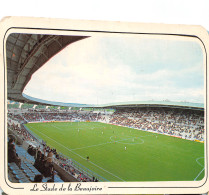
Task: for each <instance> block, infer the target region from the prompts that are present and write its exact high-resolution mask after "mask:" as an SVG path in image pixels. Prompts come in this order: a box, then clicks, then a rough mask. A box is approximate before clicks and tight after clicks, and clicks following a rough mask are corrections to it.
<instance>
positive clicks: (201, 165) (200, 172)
mask: <svg viewBox="0 0 209 195" xmlns="http://www.w3.org/2000/svg"><path fill="white" fill-rule="evenodd" d="M201 158H204V157H199V158H197V159H196V162H197V164H198V165H200V166H201V167H203V169H202V170H201V171H200V172H199V174H198V175H197V177H195V179H194V181H196V179H197V178H198V177H199V176H200V174H201V173H202V172H203V171H204V170H205V167H204V166H203V165H202V164H200V163H199V161H198V160H199V159H201Z"/></svg>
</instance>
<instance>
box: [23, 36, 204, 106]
mask: <svg viewBox="0 0 209 195" xmlns="http://www.w3.org/2000/svg"><path fill="white" fill-rule="evenodd" d="M173 38H174V37H173ZM24 93H25V94H27V95H29V96H32V97H36V98H40V99H44V100H50V101H58V102H66V103H83V104H107V103H115V102H129V101H149V100H154V101H164V100H169V101H186V102H196V103H197V102H199V103H203V102H204V67H203V51H202V49H201V47H200V44H199V43H198V42H196V41H195V40H192V41H183V40H179V39H175V38H174V39H169V38H166V39H160V38H159V37H157V36H156V37H153V38H151V37H149V36H147V37H141V36H138V37H109V36H108V37H107V36H106V37H105V36H102V37H95V36H93V37H90V38H86V39H84V40H81V41H78V42H75V43H73V44H71V45H69V46H68V47H67V48H65V49H64V50H62V51H61V52H60V53H59V54H57V55H56V56H54V57H53V58H52V59H51V60H50V61H48V62H47V63H46V64H45V65H44V66H43V67H42V68H41V69H39V70H38V71H37V72H36V73H35V74H34V75H33V76H32V79H31V81H30V82H29V84H28V85H27V86H26V88H25V90H24Z"/></svg>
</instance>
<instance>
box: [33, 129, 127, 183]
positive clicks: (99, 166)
mask: <svg viewBox="0 0 209 195" xmlns="http://www.w3.org/2000/svg"><path fill="white" fill-rule="evenodd" d="M32 129H33V130H36V129H34V128H32ZM36 131H37V130H36ZM39 133H41V134H43V135H45V136H46V137H48V138H49V139H51V140H53V141H54V142H56V143H57V144H59V145H60V146H62V147H64V148H66V149H67V150H68V151H70V152H73V153H74V154H76V155H77V156H79V157H80V158H82V159H84V160H86V158H84V157H82V156H81V155H79V154H78V153H76V152H74V151H72V150H69V149H68V148H67V147H65V146H64V145H62V144H60V143H59V142H57V141H56V140H54V139H52V138H51V137H49V136H47V135H46V134H44V133H42V132H40V131H39ZM89 162H90V163H91V164H93V165H94V166H96V167H98V168H100V169H102V170H103V171H105V172H107V173H109V174H110V175H113V176H114V177H116V178H118V179H120V180H122V181H125V180H123V179H121V178H120V177H118V176H117V175H115V174H113V173H111V172H109V171H107V170H105V169H103V168H102V167H100V166H99V165H97V164H95V163H93V162H91V161H89Z"/></svg>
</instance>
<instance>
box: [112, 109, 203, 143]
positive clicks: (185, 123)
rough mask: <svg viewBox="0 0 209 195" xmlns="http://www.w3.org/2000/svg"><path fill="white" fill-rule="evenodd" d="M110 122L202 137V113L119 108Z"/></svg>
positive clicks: (185, 136) (176, 134) (201, 138)
mask: <svg viewBox="0 0 209 195" xmlns="http://www.w3.org/2000/svg"><path fill="white" fill-rule="evenodd" d="M110 123H112V124H117V125H122V126H127V127H131V128H136V129H141V130H146V131H156V132H158V133H165V134H169V135H174V136H180V137H184V138H186V139H198V140H203V139H204V113H203V112H201V111H192V110H183V109H171V108H169V109H168V108H137V109H136V108H132V109H131V108H129V109H119V110H117V111H116V112H115V113H114V114H112V115H111V118H110Z"/></svg>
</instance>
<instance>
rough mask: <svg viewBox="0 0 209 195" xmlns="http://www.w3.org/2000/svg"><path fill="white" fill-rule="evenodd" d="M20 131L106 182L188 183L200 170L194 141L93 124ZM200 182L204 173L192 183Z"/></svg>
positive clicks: (46, 125) (201, 154)
mask: <svg viewBox="0 0 209 195" xmlns="http://www.w3.org/2000/svg"><path fill="white" fill-rule="evenodd" d="M26 126H27V127H28V128H29V129H30V130H31V131H33V132H34V133H35V134H36V135H38V136H39V137H41V138H42V139H43V140H45V141H46V142H47V144H48V145H49V146H52V147H54V148H56V149H57V151H60V152H61V153H63V154H65V155H67V156H69V157H71V158H72V159H74V160H76V161H77V162H79V163H81V164H82V165H84V166H85V167H87V168H89V169H90V170H92V171H94V172H96V173H97V174H99V175H101V176H103V177H104V178H106V179H107V180H109V181H194V179H195V178H196V177H197V176H198V174H199V173H200V172H201V171H202V169H203V167H204V158H203V157H204V144H202V143H198V142H193V141H188V140H183V139H179V138H175V137H170V136H166V135H160V134H155V133H150V132H145V131H139V130H135V129H130V128H126V127H120V126H115V125H110V124H103V123H98V122H79V123H77V122H74V123H70V122H69V123H67V122H62V123H30V124H27V125H26ZM78 129H79V131H78ZM102 132H103V133H102ZM125 147H126V150H125ZM87 156H89V157H90V161H89V162H88V161H87V160H86V157H87ZM203 177H204V171H203V172H202V173H201V174H200V175H199V177H198V178H196V180H201V179H203Z"/></svg>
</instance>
